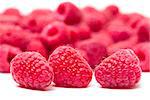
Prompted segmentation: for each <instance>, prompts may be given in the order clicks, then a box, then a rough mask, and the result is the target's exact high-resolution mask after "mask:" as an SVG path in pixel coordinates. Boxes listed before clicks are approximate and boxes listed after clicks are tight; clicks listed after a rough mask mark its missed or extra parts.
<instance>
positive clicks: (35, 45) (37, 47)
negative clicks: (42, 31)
mask: <svg viewBox="0 0 150 100" xmlns="http://www.w3.org/2000/svg"><path fill="white" fill-rule="evenodd" d="M26 51H36V52H39V53H40V54H41V55H42V56H44V57H45V58H48V54H47V50H46V48H45V46H44V45H43V43H42V42H41V41H40V40H39V39H32V40H31V41H30V42H29V43H28V45H27V48H26Z"/></svg>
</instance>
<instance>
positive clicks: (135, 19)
mask: <svg viewBox="0 0 150 100" xmlns="http://www.w3.org/2000/svg"><path fill="white" fill-rule="evenodd" d="M128 17H129V21H128V25H129V26H131V27H132V28H136V27H137V25H138V24H139V22H140V21H141V20H142V19H144V17H143V16H142V15H140V14H138V13H132V14H128Z"/></svg>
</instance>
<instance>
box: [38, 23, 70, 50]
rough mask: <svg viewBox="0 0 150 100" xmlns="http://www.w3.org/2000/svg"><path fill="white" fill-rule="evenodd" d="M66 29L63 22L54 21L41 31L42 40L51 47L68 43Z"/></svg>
mask: <svg viewBox="0 0 150 100" xmlns="http://www.w3.org/2000/svg"><path fill="white" fill-rule="evenodd" d="M67 34H68V30H67V27H66V25H65V24H63V23H61V22H54V23H51V24H49V25H47V26H46V27H45V28H44V29H43V31H42V33H41V39H42V41H43V42H44V43H45V44H46V45H47V46H48V47H51V48H55V47H57V46H59V45H62V44H66V43H68V36H67Z"/></svg>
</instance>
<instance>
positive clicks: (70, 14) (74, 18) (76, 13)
mask: <svg viewBox="0 0 150 100" xmlns="http://www.w3.org/2000/svg"><path fill="white" fill-rule="evenodd" d="M57 13H58V19H59V20H62V21H64V22H65V23H66V24H68V25H73V24H78V23H79V22H80V21H81V19H82V14H81V12H80V9H78V7H76V6H75V5H74V4H72V3H71V2H63V3H61V4H60V5H59V6H58V8H57Z"/></svg>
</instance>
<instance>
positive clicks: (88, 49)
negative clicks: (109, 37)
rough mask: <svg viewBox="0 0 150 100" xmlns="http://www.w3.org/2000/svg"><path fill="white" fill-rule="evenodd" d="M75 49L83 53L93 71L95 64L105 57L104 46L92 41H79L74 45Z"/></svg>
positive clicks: (105, 50)
mask: <svg viewBox="0 0 150 100" xmlns="http://www.w3.org/2000/svg"><path fill="white" fill-rule="evenodd" d="M76 48H77V49H79V50H83V51H85V53H86V54H87V57H88V58H87V59H86V60H87V61H88V63H89V64H90V66H91V67H92V68H93V69H94V68H95V66H96V65H97V64H99V63H100V62H101V61H102V60H103V59H104V58H106V57H107V49H106V46H104V45H103V44H101V43H100V42H99V41H96V40H94V39H87V40H83V41H80V42H78V43H76ZM85 58H86V57H85Z"/></svg>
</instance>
